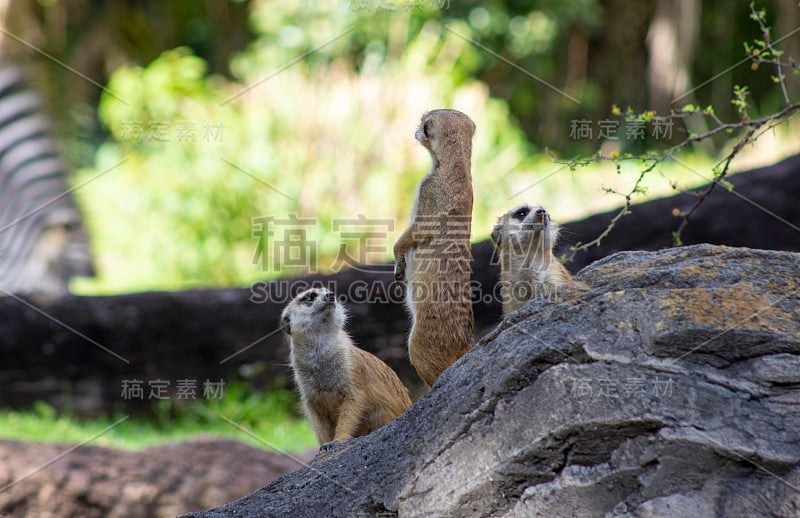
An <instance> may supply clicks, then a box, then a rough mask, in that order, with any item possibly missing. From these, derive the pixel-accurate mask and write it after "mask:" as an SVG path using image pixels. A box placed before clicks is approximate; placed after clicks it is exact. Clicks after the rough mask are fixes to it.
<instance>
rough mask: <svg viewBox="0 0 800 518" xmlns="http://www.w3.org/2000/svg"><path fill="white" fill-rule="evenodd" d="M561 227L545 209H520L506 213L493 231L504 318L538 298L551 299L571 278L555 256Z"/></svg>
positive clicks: (527, 206)
mask: <svg viewBox="0 0 800 518" xmlns="http://www.w3.org/2000/svg"><path fill="white" fill-rule="evenodd" d="M557 239H558V225H557V224H556V223H554V222H553V221H551V220H550V215H549V214H548V213H547V211H546V210H545V209H544V208H542V207H531V206H530V205H521V206H519V207H516V208H513V209H511V210H510V211H508V212H506V213H505V214H503V215H502V216H500V218H499V219H498V221H497V225H495V227H494V230H493V231H492V241H493V242H494V246H495V250H496V254H497V255H496V257H497V258H498V259H499V261H500V298H501V300H502V302H503V316H504V317H505V316H508V315H509V314H511V313H512V312H514V311H516V310H517V309H519V308H520V307H521V306H522V305H524V304H525V302H527V301H529V300H531V299H533V298H535V297H551V296H553V295H555V294H556V292H557V290H558V288H559V286H562V285H564V284H567V283H569V282H571V281H572V275H570V273H569V272H568V271H567V269H566V268H564V265H563V264H561V263H560V262H559V261H558V259H556V257H555V256H554V255H553V247H554V246H555V244H556V240H557Z"/></svg>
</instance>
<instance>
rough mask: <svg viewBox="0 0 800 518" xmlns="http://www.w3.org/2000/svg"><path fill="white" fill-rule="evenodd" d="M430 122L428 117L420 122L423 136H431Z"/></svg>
mask: <svg viewBox="0 0 800 518" xmlns="http://www.w3.org/2000/svg"><path fill="white" fill-rule="evenodd" d="M431 124H432V122H431V121H430V119H429V120H426V121H425V122H424V123H423V124H422V133H423V134H424V135H425V138H431V129H433V128H431Z"/></svg>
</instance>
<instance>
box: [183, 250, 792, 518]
mask: <svg viewBox="0 0 800 518" xmlns="http://www.w3.org/2000/svg"><path fill="white" fill-rule="evenodd" d="M799 276H800V254H794V253H787V252H768V251H759V250H750V249H743V248H727V247H717V246H711V245H697V246H690V247H685V248H678V249H671V250H666V251H661V252H624V253H620V254H616V255H614V256H612V257H609V258H606V259H603V260H601V261H599V262H597V263H595V264H593V265H591V266H590V267H588V268H586V269H584V270H583V271H582V272H581V273H580V275H579V277H578V278H579V279H580V280H582V281H583V282H585V283H586V284H587V285H588V286H590V288H589V289H588V290H586V291H566V292H564V293H562V294H561V295H562V297H561V301H558V302H546V301H534V302H531V303H529V304H528V305H527V306H525V307H524V308H523V309H521V310H520V311H519V312H517V313H515V314H513V315H511V316H510V317H509V318H508V319H506V320H505V321H503V322H502V323H501V324H500V325H499V326H498V327H497V329H495V330H494V331H492V332H491V333H489V335H487V336H486V337H485V338H484V339H483V340H482V341H481V342H479V343H478V344H477V345H476V346H475V347H474V348H473V350H472V351H470V352H469V353H468V354H467V355H466V356H464V357H463V358H461V360H459V361H458V362H457V363H456V364H455V365H454V366H453V367H451V368H450V369H448V370H447V371H445V373H443V375H442V376H441V377H440V378H439V381H438V382H437V383H436V385H435V386H434V387H433V389H432V390H431V391H430V392H429V393H428V394H427V395H425V396H424V397H423V398H421V399H420V400H419V401H418V402H417V403H416V404H415V405H414V406H413V407H412V408H411V409H410V410H409V411H408V412H407V413H406V414H404V415H403V416H401V417H400V418H398V419H396V420H395V421H393V422H392V423H390V424H389V425H387V426H385V427H384V428H382V429H380V430H378V431H376V432H374V433H372V434H371V435H368V436H365V437H360V438H356V439H352V440H349V441H346V442H343V443H339V444H337V445H335V446H333V447H332V448H331V449H330V450H329V451H328V452H326V453H323V454H320V455H318V456H317V457H316V458H315V460H314V461H313V462H312V463H311V464H309V465H308V466H306V467H303V468H301V469H299V470H297V471H295V472H293V473H290V474H288V475H285V476H283V477H281V478H279V479H278V480H275V481H274V482H272V483H271V484H269V485H267V486H266V487H264V488H262V489H260V490H258V491H256V492H254V493H252V494H251V495H249V496H247V497H244V498H242V499H240V500H237V501H234V502H232V503H229V504H227V505H224V506H222V507H219V508H217V509H214V510H211V511H206V512H198V513H194V514H189V515H186V516H191V517H195V518H201V517H203V518H208V517H222V516H303V517H314V516H320V517H330V516H348V517H350V516H376V515H377V516H394V515H396V514H399V516H414V517H416V516H459V517H464V516H476V517H477V516H490V515H491V516H509V517H511V516H525V517H529V516H543V517H545V516H546V517H551V516H565V517H567V516H603V515H606V513H608V514H607V515H608V516H631V517H633V516H637V517H655V516H726V517H727V516H800V279H798V277H799Z"/></svg>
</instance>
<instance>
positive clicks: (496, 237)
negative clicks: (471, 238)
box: [492, 223, 503, 248]
mask: <svg viewBox="0 0 800 518" xmlns="http://www.w3.org/2000/svg"><path fill="white" fill-rule="evenodd" d="M502 240H503V227H502V225H500V224H499V223H498V224H497V225H495V226H494V229H493V230H492V243H494V247H495V248H499V247H500V243H501V242H502Z"/></svg>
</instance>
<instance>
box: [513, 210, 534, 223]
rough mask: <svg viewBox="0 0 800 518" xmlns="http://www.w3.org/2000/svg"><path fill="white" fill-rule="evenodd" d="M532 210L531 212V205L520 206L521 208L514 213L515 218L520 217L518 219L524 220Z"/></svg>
mask: <svg viewBox="0 0 800 518" xmlns="http://www.w3.org/2000/svg"><path fill="white" fill-rule="evenodd" d="M530 212H531V209H530V207H520V208H519V209H518V210H517V211H516V212H515V213H514V219H518V220H520V221H522V220H523V219H525V217H526V216H527V215H528V214H530Z"/></svg>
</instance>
